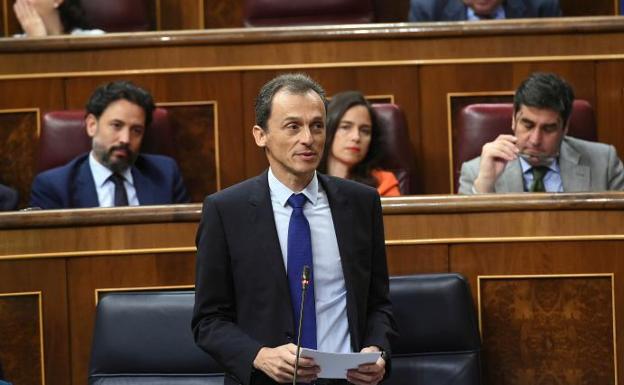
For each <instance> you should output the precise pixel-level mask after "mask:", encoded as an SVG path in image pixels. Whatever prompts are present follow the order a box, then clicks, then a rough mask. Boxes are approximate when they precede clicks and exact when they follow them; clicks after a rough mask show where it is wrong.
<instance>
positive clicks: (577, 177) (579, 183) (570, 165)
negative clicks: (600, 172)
mask: <svg viewBox="0 0 624 385" xmlns="http://www.w3.org/2000/svg"><path fill="white" fill-rule="evenodd" d="M580 162H581V154H580V153H579V152H578V151H576V150H575V149H574V148H573V147H572V146H570V145H569V144H568V143H567V142H566V141H565V139H564V140H563V141H562V142H561V155H560V156H559V168H560V170H561V182H562V183H563V191H565V192H578V191H589V183H590V179H591V173H590V169H589V167H588V166H586V165H583V164H580Z"/></svg>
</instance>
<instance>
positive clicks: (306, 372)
mask: <svg viewBox="0 0 624 385" xmlns="http://www.w3.org/2000/svg"><path fill="white" fill-rule="evenodd" d="M296 358H297V346H296V345H294V344H287V345H282V346H278V347H275V348H267V347H264V348H262V349H260V351H259V352H258V355H257V356H256V358H255V359H254V362H253V366H254V368H256V369H258V370H261V371H263V372H264V373H266V374H267V375H268V376H269V377H271V378H272V379H273V380H275V381H277V382H279V383H290V382H292V380H293V374H294V373H295V360H296ZM320 371H321V368H319V367H318V365H316V363H315V362H314V360H313V359H312V358H305V357H301V356H299V366H298V369H297V382H303V383H309V382H312V381H314V380H316V378H317V375H318V373H319V372H320Z"/></svg>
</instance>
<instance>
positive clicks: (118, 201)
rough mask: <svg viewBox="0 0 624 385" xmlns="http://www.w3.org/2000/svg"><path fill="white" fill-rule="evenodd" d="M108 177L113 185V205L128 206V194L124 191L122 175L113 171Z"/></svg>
mask: <svg viewBox="0 0 624 385" xmlns="http://www.w3.org/2000/svg"><path fill="white" fill-rule="evenodd" d="M108 179H110V180H111V181H112V182H113V184H114V185H115V198H114V199H115V200H114V204H115V207H117V206H128V194H127V193H126V186H124V177H123V176H121V175H119V174H117V173H113V174H112V175H111V176H110V177H109V178H108Z"/></svg>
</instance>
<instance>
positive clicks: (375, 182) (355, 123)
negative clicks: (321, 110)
mask: <svg viewBox="0 0 624 385" xmlns="http://www.w3.org/2000/svg"><path fill="white" fill-rule="evenodd" d="M326 130H327V140H326V143H325V151H324V153H323V159H322V160H321V164H320V166H319V170H320V171H321V172H323V173H326V174H328V175H333V176H337V177H341V178H346V179H352V180H354V181H357V182H360V183H364V184H367V185H369V186H371V187H375V188H376V189H377V191H378V192H379V195H381V196H386V197H389V196H399V195H401V193H400V191H399V182H398V180H397V178H396V177H395V175H394V174H393V173H392V172H390V171H386V170H382V169H381V168H380V167H379V162H380V161H381V159H382V158H383V156H384V153H383V149H382V146H381V144H382V143H383V137H382V131H381V130H380V129H379V126H378V123H377V118H376V115H375V111H374V110H373V108H372V107H371V105H370V103H369V102H368V101H367V100H366V99H365V98H364V95H362V94H361V93H360V92H357V91H346V92H342V93H339V94H337V95H335V96H334V97H333V98H332V100H331V102H330V103H329V105H328V107H327V128H326Z"/></svg>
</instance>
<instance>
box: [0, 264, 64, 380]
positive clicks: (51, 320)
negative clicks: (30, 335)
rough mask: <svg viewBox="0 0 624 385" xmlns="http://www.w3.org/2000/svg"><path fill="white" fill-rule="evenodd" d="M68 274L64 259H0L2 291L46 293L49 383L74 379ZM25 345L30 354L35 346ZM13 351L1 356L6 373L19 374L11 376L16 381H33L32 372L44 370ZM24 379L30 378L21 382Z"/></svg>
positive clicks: (47, 373)
mask: <svg viewBox="0 0 624 385" xmlns="http://www.w3.org/2000/svg"><path fill="white" fill-rule="evenodd" d="M65 276H66V270H65V261H64V260H62V259H59V260H22V261H19V260H17V261H0V277H2V279H0V294H2V293H16V292H39V291H40V292H41V294H42V297H41V298H42V308H43V309H42V310H43V346H44V359H45V360H44V366H45V375H46V380H45V383H46V384H48V385H66V384H69V383H70V359H69V357H70V353H69V346H68V343H67V341H68V339H69V323H68V318H67V314H68V308H67V287H66V281H65ZM22 326H24V325H22ZM5 342H6V341H5V340H2V341H0V345H4V343H5ZM21 348H22V349H23V350H22V352H21V353H24V354H27V352H28V351H29V350H28V349H30V348H33V347H32V346H30V345H29V344H28V343H26V341H24V346H22V347H21ZM7 355H8V357H7ZM10 355H11V353H10V352H3V353H2V356H1V358H2V360H3V366H4V368H5V374H6V375H7V376H8V375H10V374H18V375H17V376H16V377H15V378H8V380H9V381H11V382H13V383H14V384H18V383H19V384H21V383H32V382H31V381H32V380H31V379H32V377H29V376H36V375H37V373H32V371H33V370H35V371H36V370H40V368H37V367H35V368H33V367H31V366H30V364H29V361H21V360H19V357H20V356H19V354H18V355H17V356H16V357H11V356H10ZM5 361H7V362H5ZM9 365H10V366H9ZM7 366H8V367H7ZM24 376H27V377H24ZM35 378H39V377H35ZM22 379H24V380H27V381H26V382H21V380H22Z"/></svg>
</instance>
